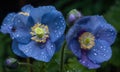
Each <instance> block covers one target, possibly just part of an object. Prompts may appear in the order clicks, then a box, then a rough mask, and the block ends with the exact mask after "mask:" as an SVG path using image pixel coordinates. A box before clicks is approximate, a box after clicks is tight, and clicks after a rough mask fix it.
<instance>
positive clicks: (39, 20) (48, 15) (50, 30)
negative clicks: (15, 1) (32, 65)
mask: <svg viewBox="0 0 120 72" xmlns="http://www.w3.org/2000/svg"><path fill="white" fill-rule="evenodd" d="M65 27H66V24H65V20H64V17H63V15H62V13H61V12H60V11H57V10H56V9H55V7H53V6H40V7H37V8H34V7H32V6H31V5H26V6H24V7H23V8H22V9H21V12H18V13H10V14H8V15H7V16H6V18H5V19H4V21H3V24H2V26H1V32H2V33H4V34H10V36H11V38H12V39H13V43H12V50H13V52H14V53H15V54H17V55H18V56H21V57H31V58H34V59H36V60H40V61H44V62H49V61H50V59H51V58H52V56H53V54H54V53H55V51H57V50H58V49H59V48H60V47H61V45H62V42H63V40H64V31H65ZM58 43H59V44H58Z"/></svg>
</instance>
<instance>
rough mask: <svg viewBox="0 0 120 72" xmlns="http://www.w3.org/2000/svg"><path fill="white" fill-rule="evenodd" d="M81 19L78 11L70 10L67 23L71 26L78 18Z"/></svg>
mask: <svg viewBox="0 0 120 72" xmlns="http://www.w3.org/2000/svg"><path fill="white" fill-rule="evenodd" d="M80 17H82V14H81V12H80V11H78V10H76V9H72V10H71V11H70V12H69V13H68V18H67V19H68V23H69V24H72V23H74V22H75V21H76V20H77V19H78V18H80Z"/></svg>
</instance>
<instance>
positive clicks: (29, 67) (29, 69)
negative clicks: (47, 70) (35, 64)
mask: <svg viewBox="0 0 120 72" xmlns="http://www.w3.org/2000/svg"><path fill="white" fill-rule="evenodd" d="M27 64H30V65H31V63H30V58H27ZM30 65H28V66H27V67H28V72H32V69H31V66H30Z"/></svg>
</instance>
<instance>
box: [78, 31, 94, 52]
mask: <svg viewBox="0 0 120 72" xmlns="http://www.w3.org/2000/svg"><path fill="white" fill-rule="evenodd" d="M94 40H95V37H94V35H93V34H91V33H89V32H85V33H83V34H82V35H81V36H80V37H79V42H80V45H81V48H82V49H88V50H89V49H91V48H92V47H93V46H94V45H95V42H94Z"/></svg>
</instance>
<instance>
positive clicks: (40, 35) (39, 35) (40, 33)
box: [35, 27, 45, 38]
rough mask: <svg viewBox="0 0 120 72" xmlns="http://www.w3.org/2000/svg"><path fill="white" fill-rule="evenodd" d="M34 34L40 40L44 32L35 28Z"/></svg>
mask: <svg viewBox="0 0 120 72" xmlns="http://www.w3.org/2000/svg"><path fill="white" fill-rule="evenodd" d="M35 33H36V35H37V36H38V37H39V38H42V37H43V36H44V34H45V31H44V30H43V29H42V28H39V27H37V28H36V29H35Z"/></svg>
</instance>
